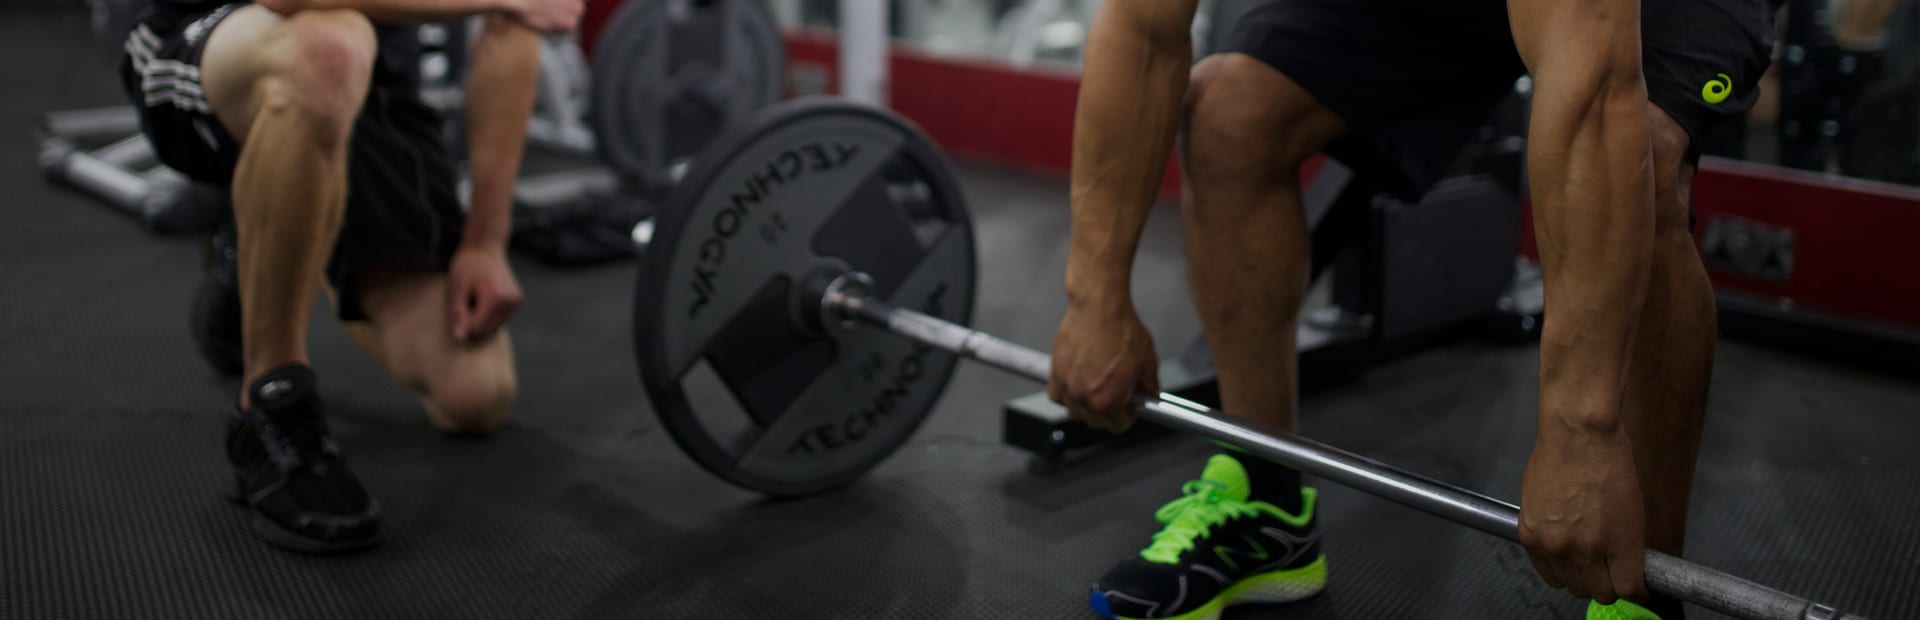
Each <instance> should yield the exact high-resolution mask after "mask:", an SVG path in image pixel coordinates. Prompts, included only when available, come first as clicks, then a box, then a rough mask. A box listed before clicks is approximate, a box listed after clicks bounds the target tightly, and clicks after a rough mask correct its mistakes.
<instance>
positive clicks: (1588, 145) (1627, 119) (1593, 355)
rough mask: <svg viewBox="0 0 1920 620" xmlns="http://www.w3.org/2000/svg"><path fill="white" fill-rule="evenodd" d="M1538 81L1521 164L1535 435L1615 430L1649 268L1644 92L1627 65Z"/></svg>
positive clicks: (1650, 204)
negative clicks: (1538, 283)
mask: <svg viewBox="0 0 1920 620" xmlns="http://www.w3.org/2000/svg"><path fill="white" fill-rule="evenodd" d="M1598 73H1601V74H1606V73H1608V72H1607V71H1605V70H1601V71H1598ZM1536 85H1537V89H1536V92H1535V99H1534V115H1533V121H1532V130H1531V134H1532V135H1531V138H1530V140H1529V143H1528V151H1529V152H1528V160H1527V164H1528V169H1529V174H1531V175H1532V186H1533V188H1534V190H1533V198H1534V235H1535V237H1536V238H1537V239H1538V241H1539V246H1540V255H1541V262H1542V268H1543V269H1544V271H1545V278H1546V304H1547V308H1549V310H1548V312H1549V314H1550V316H1549V318H1548V320H1547V323H1546V326H1545V328H1544V330H1543V331H1542V334H1541V346H1540V349H1541V353H1540V357H1541V361H1540V386H1541V388H1540V399H1541V403H1540V405H1541V406H1540V416H1541V420H1540V422H1541V428H1542V430H1543V432H1546V431H1549V430H1558V429H1576V430H1599V431H1612V430H1617V429H1618V424H1619V403H1620V399H1621V389H1622V387H1623V385H1624V381H1625V377H1626V365H1627V360H1628V355H1627V353H1628V347H1629V343H1630V342H1631V341H1632V338H1633V333H1634V330H1635V329H1636V323H1637V322H1638V320H1639V317H1640V311H1641V306H1642V305H1643V304H1644V303H1645V298H1646V292H1645V289H1646V281H1647V277H1648V269H1649V266H1650V265H1651V263H1652V248H1653V176H1652V173H1653V168H1652V151H1651V147H1650V143H1649V140H1648V129H1647V127H1648V125H1647V122H1648V121H1647V96H1646V87H1645V84H1644V81H1643V79H1642V77H1641V75H1640V72H1639V69H1638V59H1637V58H1635V59H1634V64H1633V65H1632V66H1630V67H1626V68H1624V69H1620V70H1617V71H1612V72H1611V75H1600V76H1595V75H1593V74H1591V73H1584V72H1577V71H1569V72H1565V73H1564V74H1562V75H1560V76H1559V79H1558V80H1557V81H1556V80H1555V79H1553V78H1550V77H1546V78H1536Z"/></svg>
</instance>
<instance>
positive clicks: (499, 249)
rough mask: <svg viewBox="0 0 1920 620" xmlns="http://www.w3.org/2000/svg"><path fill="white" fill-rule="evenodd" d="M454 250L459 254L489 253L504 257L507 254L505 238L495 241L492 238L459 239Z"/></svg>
mask: <svg viewBox="0 0 1920 620" xmlns="http://www.w3.org/2000/svg"><path fill="white" fill-rule="evenodd" d="M454 252H455V253H459V254H489V255H497V256H502V257H504V256H506V255H507V242H506V240H505V239H501V240H497V241H496V240H493V239H464V240H461V241H460V247H459V248H456V249H455V250H454Z"/></svg>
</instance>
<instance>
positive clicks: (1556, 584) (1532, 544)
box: [1520, 525, 1567, 590]
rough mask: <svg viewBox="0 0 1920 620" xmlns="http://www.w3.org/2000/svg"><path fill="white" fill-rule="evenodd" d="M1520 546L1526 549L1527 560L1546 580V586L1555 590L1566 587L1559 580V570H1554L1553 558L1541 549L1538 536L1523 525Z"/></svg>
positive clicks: (1543, 579) (1541, 578)
mask: <svg viewBox="0 0 1920 620" xmlns="http://www.w3.org/2000/svg"><path fill="white" fill-rule="evenodd" d="M1520 547H1521V548H1522V549H1525V550H1526V552H1527V561H1528V562H1532V563H1533V571H1534V572H1536V573H1539V574H1540V580H1541V581H1544V582H1546V584H1547V587H1549V588H1553V589H1555V590H1559V589H1562V588H1565V587H1567V586H1566V584H1565V583H1564V582H1562V581H1560V572H1559V571H1557V570H1554V568H1553V560H1552V559H1551V558H1550V557H1549V556H1548V555H1547V553H1546V550H1545V549H1543V545H1541V544H1540V541H1539V537H1538V536H1536V535H1534V533H1533V531H1532V530H1529V529H1527V527H1526V526H1524V525H1523V526H1520Z"/></svg>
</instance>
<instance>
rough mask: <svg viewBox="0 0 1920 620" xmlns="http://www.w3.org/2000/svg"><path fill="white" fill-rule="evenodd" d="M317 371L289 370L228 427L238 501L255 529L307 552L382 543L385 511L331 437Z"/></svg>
mask: <svg viewBox="0 0 1920 620" xmlns="http://www.w3.org/2000/svg"><path fill="white" fill-rule="evenodd" d="M314 388H315V380H314V376H313V371H312V370H309V369H308V368H307V367H305V366H282V367H280V368H278V369H275V370H273V371H272V372H268V373H267V374H266V375H264V376H261V377H260V378H259V379H257V380H255V381H254V382H253V384H252V385H250V386H248V387H247V393H248V397H249V398H250V399H251V400H252V403H253V405H252V407H251V408H249V409H247V410H246V411H244V412H242V413H241V414H240V417H238V418H235V419H234V420H233V422H232V424H231V425H229V426H228V427H227V459H228V460H230V461H232V462H233V466H234V478H235V479H236V480H237V481H238V487H239V495H238V497H237V498H236V499H238V500H239V501H240V502H242V503H245V504H247V505H248V506H251V507H252V508H253V530H254V532H256V533H258V534H259V535H260V537H261V538H265V539H266V540H267V542H269V543H272V544H274V545H276V546H279V547H283V548H286V549H291V550H294V551H301V552H306V553H332V552H339V551H352V550H356V549H362V548H366V547H369V546H372V545H373V544H374V543H376V542H379V540H380V505H379V503H378V502H375V501H374V500H373V498H371V497H368V496H367V490H366V489H365V488H362V487H361V486H360V481H359V480H357V479H355V478H354V477H353V472H352V471H351V470H349V469H347V463H346V461H345V460H343V459H342V458H341V457H340V449H339V448H338V447H337V446H335V445H334V443H333V438H332V437H330V436H328V435H327V423H326V420H324V419H322V418H321V415H320V397H319V395H318V392H317V390H315V389H314Z"/></svg>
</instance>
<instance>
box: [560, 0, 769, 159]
mask: <svg viewBox="0 0 1920 620" xmlns="http://www.w3.org/2000/svg"><path fill="white" fill-rule="evenodd" d="M604 32H605V34H604V35H603V36H602V37H601V39H600V42H599V44H598V46H597V47H596V48H595V49H594V55H593V63H592V75H591V79H592V84H593V86H592V95H591V96H592V100H591V102H590V103H589V105H588V108H589V109H588V120H589V122H590V123H591V124H592V125H593V133H594V145H595V148H596V150H598V151H599V153H600V156H601V158H602V159H604V160H605V161H606V163H607V164H608V165H611V166H613V168H614V169H615V170H617V171H619V172H620V173H621V176H622V177H624V178H625V180H626V181H628V182H629V184H631V185H634V186H635V187H636V188H638V189H653V188H664V187H666V186H667V185H669V184H670V183H671V180H672V175H671V170H672V169H673V167H674V166H675V165H677V164H680V163H682V162H684V161H686V160H687V159H689V158H691V157H693V155H694V154H695V153H698V152H700V148H701V147H703V146H705V145H706V144H707V143H708V142H710V141H712V140H713V138H714V137H715V136H717V135H719V133H720V131H721V130H723V129H725V128H727V127H728V126H730V125H731V124H732V123H734V122H736V121H738V120H740V119H744V118H746V117H747V115H749V114H751V113H752V112H753V111H754V110H758V109H760V108H762V107H765V106H766V105H767V104H770V103H773V102H774V101H777V100H779V98H780V90H781V86H782V82H781V79H782V76H784V75H785V74H786V69H785V67H784V65H785V62H786V47H785V42H784V40H782V39H781V37H780V29H779V27H778V26H777V25H776V24H775V23H774V21H773V15H772V12H771V9H769V8H767V6H766V5H765V4H764V2H762V0H647V1H640V0H634V1H630V2H626V3H624V4H623V5H622V6H621V7H620V9H619V10H618V11H617V12H615V14H614V16H613V18H612V19H611V20H610V21H609V22H608V26H607V28H606V30H605V31H604Z"/></svg>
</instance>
